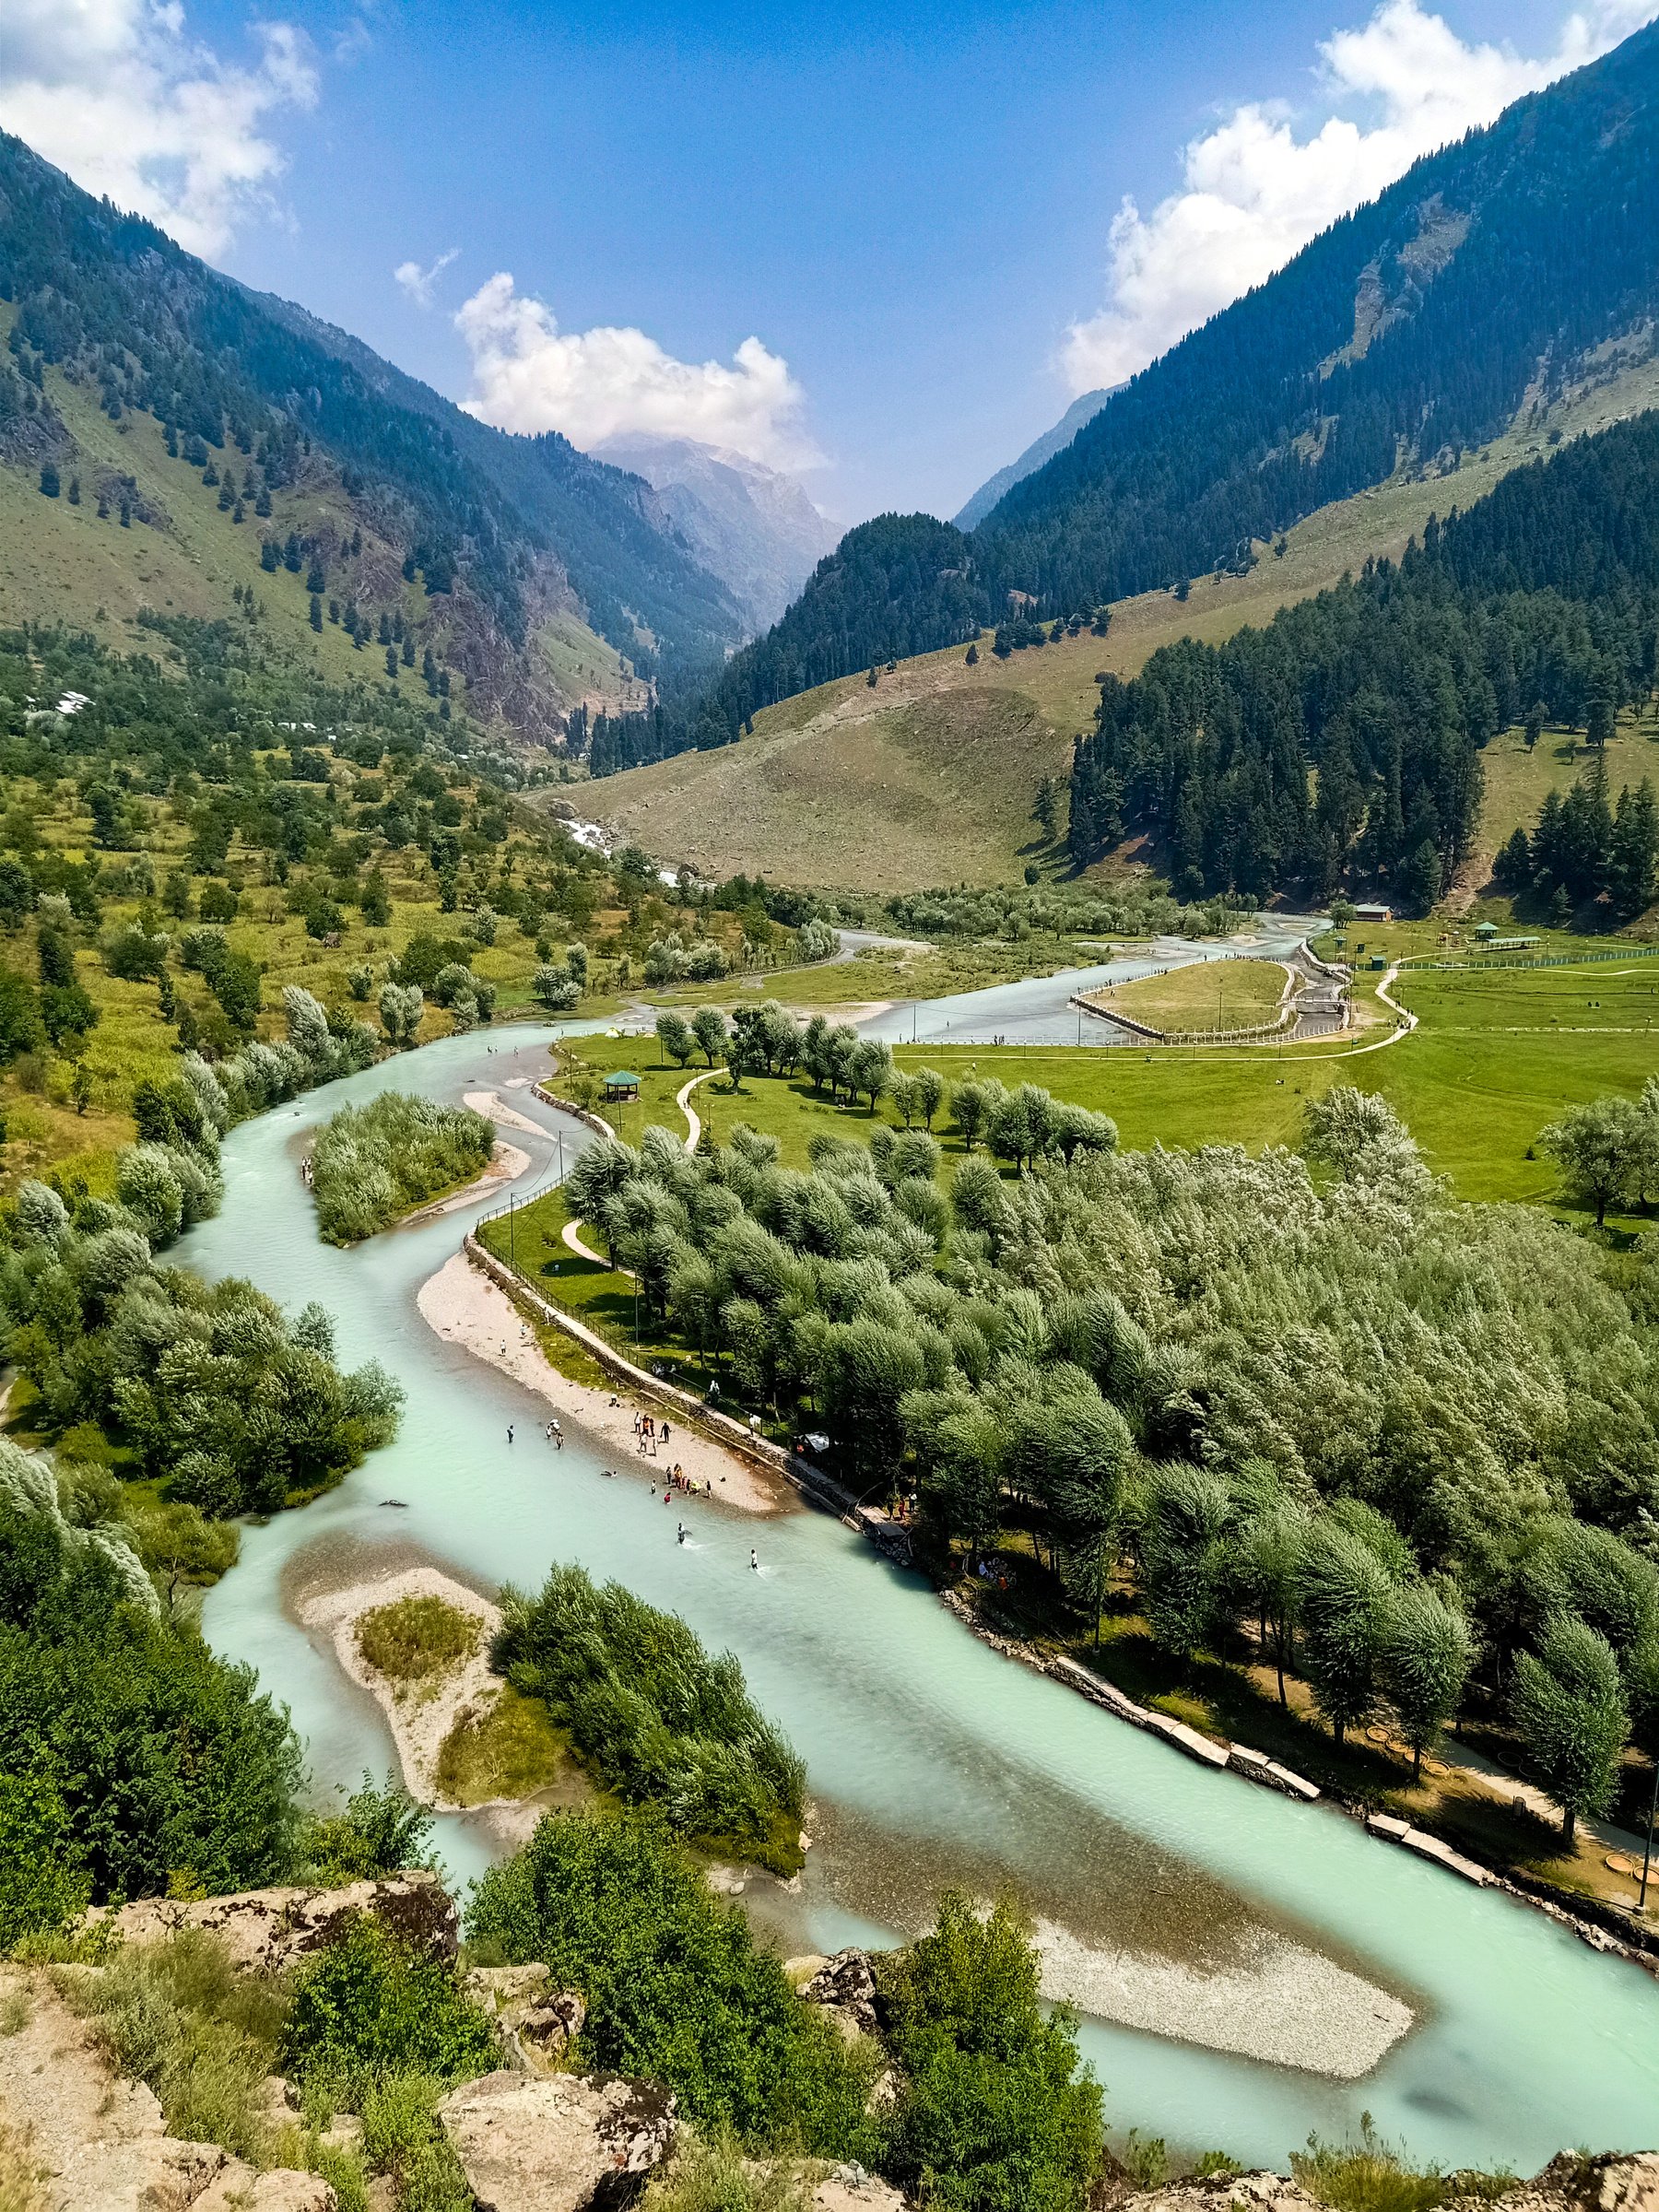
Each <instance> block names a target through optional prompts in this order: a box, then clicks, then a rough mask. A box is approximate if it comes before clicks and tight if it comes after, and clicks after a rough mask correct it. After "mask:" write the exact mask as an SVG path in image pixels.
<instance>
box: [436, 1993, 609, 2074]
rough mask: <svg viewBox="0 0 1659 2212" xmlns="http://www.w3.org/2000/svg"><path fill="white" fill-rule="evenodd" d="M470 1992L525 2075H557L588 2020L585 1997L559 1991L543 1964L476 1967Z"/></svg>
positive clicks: (514, 2062) (515, 2063)
mask: <svg viewBox="0 0 1659 2212" xmlns="http://www.w3.org/2000/svg"><path fill="white" fill-rule="evenodd" d="M463 1986H464V1987H465V1991H466V1994H468V1996H470V1997H471V1998H472V1999H473V2000H474V2002H475V2003H476V2004H477V2005H478V2006H480V2007H481V2008H482V2009H483V2010H484V2011H485V2012H487V2013H488V2015H489V2017H490V2018H491V2019H492V2020H494V2022H495V2024H496V2029H497V2031H498V2032H499V2034H500V2038H501V2041H502V2044H503V2045H504V2047H505V2049H506V2051H507V2053H508V2055H509V2056H510V2057H511V2058H512V2063H513V2064H514V2065H516V2066H519V2067H522V2068H523V2070H524V2072H525V2073H526V2074H554V2073H557V2072H558V2071H559V2066H560V2065H561V2064H562V2062H563V2060H564V2057H565V2054H566V2053H567V2052H568V2051H569V2050H570V2048H571V2044H572V2043H573V2042H574V2041H576V2038H577V2037H578V2036H579V2035H580V2034H581V2033H582V2029H583V2027H584V2026H585V2025H586V2023H587V2001H586V1999H585V1998H583V1997H582V1996H581V1995H579V1994H578V1993H577V1992H576V1991H574V1990H555V1989H553V1987H552V1977H551V1976H550V1975H549V1973H548V1972H547V1968H546V1967H545V1966H482V1967H475V1968H474V1969H473V1971H471V1972H470V1973H469V1974H467V1975H465V1977H464V1979H463Z"/></svg>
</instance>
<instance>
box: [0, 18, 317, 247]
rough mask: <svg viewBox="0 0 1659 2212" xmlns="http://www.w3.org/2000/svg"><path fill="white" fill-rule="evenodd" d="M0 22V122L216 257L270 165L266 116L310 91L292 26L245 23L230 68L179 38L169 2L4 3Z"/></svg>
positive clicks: (275, 164) (302, 45)
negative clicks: (253, 48) (248, 54)
mask: <svg viewBox="0 0 1659 2212" xmlns="http://www.w3.org/2000/svg"><path fill="white" fill-rule="evenodd" d="M0 17H3V18H4V27H3V29H0V126H4V127H5V128H6V130H8V131H12V132H15V133H16V134H17V135H18V137H20V138H22V139H24V140H26V141H27V142H28V144H29V145H30V146H31V147H34V149H35V151H36V152H37V153H39V154H42V155H44V157H45V158H46V159H47V160H48V161H52V162H54V163H55V164H56V165H57V167H58V168H60V169H63V170H66V171H68V173H69V175H70V176H72V177H73V178H74V179H75V181H76V183H77V184H80V185H83V186H84V187H85V188H86V190H87V191H88V192H95V193H100V194H103V193H107V194H109V196H110V198H111V199H112V200H113V201H114V202H115V204H116V206H119V207H122V208H126V209H131V210H133V211H134V212H135V213H136V214H139V215H145V216H148V217H149V218H150V219H151V221H152V222H157V223H159V224H160V225H161V227H162V228H163V229H166V230H169V231H171V233H172V235H173V237H174V238H176V239H177V240H178V241H179V242H180V244H181V245H183V246H187V247H189V248H190V250H191V251H192V252H193V253H219V252H222V250H223V249H224V247H225V246H226V245H227V244H228V243H229V240H230V237H231V233H232V231H233V229H234V228H235V225H236V223H237V221H238V220H239V218H241V217H242V216H243V215H245V214H246V213H247V212H248V210H249V208H250V207H251V206H255V205H257V204H258V203H260V202H261V201H262V200H263V199H264V197H265V194H266V192H267V190H268V188H269V186H270V184H271V182H272V181H273V180H274V179H275V177H276V176H277V173H278V171H280V170H281V168H282V156H281V154H280V153H279V151H278V150H277V147H275V146H274V145H273V144H272V143H271V141H270V139H269V138H268V137H267V136H266V135H265V122H266V119H267V117H269V116H270V115H271V114H272V113H273V112H275V111H277V110H280V109H283V108H296V107H298V108H307V107H310V106H311V105H312V101H313V100H315V99H316V94H317V80H316V74H315V71H314V69H313V68H312V60H311V49H310V47H309V44H308V43H307V41H306V39H305V37H304V34H303V33H302V32H300V31H299V30H297V29H295V28H294V26H293V25H292V24H289V23H276V22H265V23H260V24H258V25H256V26H255V36H256V39H257V41H258V47H259V54H258V59H257V60H256V61H255V62H254V63H253V65H251V66H248V67H240V66H238V65H234V64H231V63H227V62H224V61H221V60H220V59H219V57H218V55H217V54H216V53H213V52H212V51H211V50H210V49H208V48H207V47H205V46H202V45H200V44H198V43H197V42H196V41H194V40H192V39H191V38H190V37H189V36H188V35H187V34H186V31H185V28H184V10H183V7H182V5H181V4H180V0H3V5H0Z"/></svg>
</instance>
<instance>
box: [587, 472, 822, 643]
mask: <svg viewBox="0 0 1659 2212" xmlns="http://www.w3.org/2000/svg"><path fill="white" fill-rule="evenodd" d="M594 458H596V459H599V460H603V461H610V462H614V463H615V464H616V465H617V466H618V468H623V469H629V470H631V471H632V472H633V474H634V475H635V476H637V477H643V478H644V479H645V481H646V483H648V484H649V485H650V486H651V487H652V488H653V490H654V492H655V493H656V496H657V500H658V503H659V505H660V507H661V509H662V512H663V513H664V515H665V518H666V519H667V520H668V522H669V523H670V524H672V526H673V527H675V528H676V529H677V530H678V531H679V533H680V535H681V536H682V537H684V539H685V540H686V542H687V544H688V546H689V547H690V548H691V550H692V552H693V554H694V555H695V556H696V558H697V559H698V561H699V562H700V565H701V566H702V567H703V568H705V569H707V570H709V571H710V572H711V573H712V574H713V575H715V576H718V577H719V578H720V580H721V582H723V583H724V584H725V586H726V587H727V589H728V590H729V591H730V592H731V594H732V596H733V597H734V598H735V600H736V602H737V604H738V606H740V607H741V608H742V609H743V612H744V614H745V616H746V617H747V623H748V628H749V629H750V631H751V633H754V634H758V633H759V631H761V630H764V629H769V628H770V627H771V624H772V623H773V622H775V621H776V620H777V618H778V617H779V616H780V615H781V614H782V612H783V610H784V608H785V607H786V606H788V605H789V603H790V601H791V600H792V599H794V596H795V595H796V594H797V593H798V592H799V591H800V589H801V587H802V585H803V584H805V582H806V579H807V578H808V577H809V576H810V575H811V574H812V571H813V570H814V569H815V568H816V567H817V566H818V562H819V561H820V560H821V559H823V557H824V555H825V554H826V553H830V552H833V550H834V549H835V547H836V544H837V542H838V541H839V539H840V537H841V531H840V529H839V527H838V526H837V525H836V524H834V523H832V522H830V520H829V518H828V516H826V515H824V514H821V513H820V512H818V508H817V507H815V506H814V505H813V503H812V501H811V500H810V499H808V497H807V496H806V491H805V490H804V489H803V488H802V487H801V486H800V484H799V483H797V482H796V480H795V479H794V477H787V476H784V475H782V474H781V473H780V472H779V471H778V470H776V469H771V468H767V467H765V466H763V465H761V464H760V463H759V462H758V461H751V460H749V459H748V458H747V456H746V455H745V454H742V453H731V452H729V451H727V450H726V449H725V448H724V447H721V446H711V445H701V444H699V443H697V442H696V441H694V440H692V439H688V438H664V437H653V436H652V435H650V434H648V433H646V432H643V431H640V432H627V433H621V434H618V436H616V437H614V438H607V439H606V441H605V442H604V443H603V445H600V446H597V447H595V448H594Z"/></svg>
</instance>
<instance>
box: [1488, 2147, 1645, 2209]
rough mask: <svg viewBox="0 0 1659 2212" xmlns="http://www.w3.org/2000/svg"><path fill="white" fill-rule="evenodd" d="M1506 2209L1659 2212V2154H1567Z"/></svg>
mask: <svg viewBox="0 0 1659 2212" xmlns="http://www.w3.org/2000/svg"><path fill="white" fill-rule="evenodd" d="M1503 2206H1504V2212H1659V2150H1648V2151H1639V2152H1637V2153H1635V2154H1634V2155H1632V2156H1624V2157H1621V2156H1620V2155H1619V2154H1618V2153H1617V2152H1607V2153H1604V2155H1603V2156H1602V2157H1600V2158H1588V2157H1586V2156H1585V2155H1584V2154H1583V2152H1581V2151H1571V2150H1564V2151H1562V2153H1561V2154H1560V2156H1559V2158H1554V2159H1550V2161H1549V2163H1548V2165H1547V2166H1546V2167H1545V2169H1544V2171H1543V2172H1542V2173H1540V2174H1539V2175H1538V2176H1537V2178H1536V2179H1535V2180H1534V2181H1530V2182H1528V2183H1525V2184H1524V2186H1523V2187H1522V2188H1520V2189H1517V2190H1516V2191H1515V2192H1514V2194H1512V2195H1511V2196H1506V2197H1505V2198H1504V2200H1503Z"/></svg>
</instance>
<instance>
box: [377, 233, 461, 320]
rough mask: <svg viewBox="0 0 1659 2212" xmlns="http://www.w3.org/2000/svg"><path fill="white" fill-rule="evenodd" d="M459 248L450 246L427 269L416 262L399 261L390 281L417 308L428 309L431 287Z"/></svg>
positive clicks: (455, 255) (458, 251)
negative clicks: (401, 289) (396, 285)
mask: <svg viewBox="0 0 1659 2212" xmlns="http://www.w3.org/2000/svg"><path fill="white" fill-rule="evenodd" d="M460 252H461V249H460V247H459V246H452V247H451V248H450V250H449V252H448V253H440V254H439V256H438V258H437V260H436V261H435V262H433V264H432V265H431V267H430V268H429V269H423V268H422V267H421V265H420V264H419V263H418V261H400V262H399V263H398V265H397V266H396V267H395V268H394V270H393V272H392V280H393V282H394V284H399V285H401V286H402V287H403V288H404V290H405V291H406V293H407V294H408V296H409V298H410V299H411V300H413V301H414V303H415V305H416V306H417V307H430V306H431V304H432V287H433V285H434V284H436V283H437V281H438V279H439V277H441V276H442V274H443V272H444V270H445V269H447V268H448V267H449V265H450V263H451V262H452V261H454V260H455V259H456V258H457V257H458V256H459V254H460Z"/></svg>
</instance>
